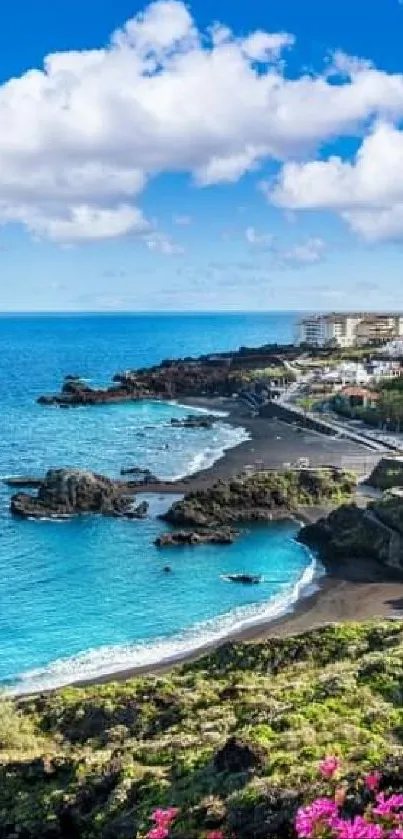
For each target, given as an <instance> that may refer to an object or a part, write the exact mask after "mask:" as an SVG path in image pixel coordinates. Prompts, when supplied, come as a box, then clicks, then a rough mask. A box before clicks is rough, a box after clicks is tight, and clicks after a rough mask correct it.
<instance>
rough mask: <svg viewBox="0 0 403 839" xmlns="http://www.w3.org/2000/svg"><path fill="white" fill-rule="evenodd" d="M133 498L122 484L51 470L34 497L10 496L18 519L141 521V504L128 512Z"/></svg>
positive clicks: (89, 474) (88, 474)
mask: <svg viewBox="0 0 403 839" xmlns="http://www.w3.org/2000/svg"><path fill="white" fill-rule="evenodd" d="M132 501H133V498H132V496H130V494H128V493H127V488H126V487H125V486H124V485H123V484H119V483H117V482H116V481H112V480H111V479H110V478H106V477H105V476H103V475H97V474H96V473H94V472H88V471H86V470H83V469H51V470H49V472H47V474H46V476H45V478H44V480H43V482H42V483H41V485H40V487H39V489H38V493H37V495H31V494H28V493H24V492H20V493H18V494H17V495H13V497H12V498H11V503H10V510H11V513H12V514H13V515H14V516H19V517H21V518H43V517H46V518H61V517H64V516H71V515H77V514H80V513H102V514H103V515H108V516H129V517H132V518H139V517H143V516H144V515H145V514H146V512H147V510H146V509H145V506H144V504H141V505H140V506H139V507H138V508H137V511H136V510H132V509H131V505H132Z"/></svg>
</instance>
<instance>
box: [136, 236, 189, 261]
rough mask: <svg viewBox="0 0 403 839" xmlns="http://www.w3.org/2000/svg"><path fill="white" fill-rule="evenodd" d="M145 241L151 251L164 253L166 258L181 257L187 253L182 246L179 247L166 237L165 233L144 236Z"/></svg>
mask: <svg viewBox="0 0 403 839" xmlns="http://www.w3.org/2000/svg"><path fill="white" fill-rule="evenodd" d="M144 241H145V243H146V245H147V247H148V249H149V250H150V251H155V252H156V253H162V254H163V255H164V256H179V255H180V254H182V253H184V252H185V249H184V248H183V247H182V245H178V244H176V243H175V242H172V240H171V239H170V238H169V236H166V235H165V233H159V232H158V231H151V232H150V233H148V234H147V235H146V236H144Z"/></svg>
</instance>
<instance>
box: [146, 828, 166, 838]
mask: <svg viewBox="0 0 403 839" xmlns="http://www.w3.org/2000/svg"><path fill="white" fill-rule="evenodd" d="M168 836H169V831H168V828H167V827H162V825H158V827H153V829H152V830H149V831H148V833H147V839H167V837H168Z"/></svg>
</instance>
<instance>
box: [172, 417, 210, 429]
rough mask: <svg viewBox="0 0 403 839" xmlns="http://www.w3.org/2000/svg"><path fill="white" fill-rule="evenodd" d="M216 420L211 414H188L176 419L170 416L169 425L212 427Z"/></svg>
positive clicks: (177, 426)
mask: <svg viewBox="0 0 403 839" xmlns="http://www.w3.org/2000/svg"><path fill="white" fill-rule="evenodd" d="M216 422H217V417H214V416H212V415H211V414H201V415H200V416H195V415H194V414H188V416H187V417H184V418H183V419H178V418H177V417H172V419H171V425H173V426H175V428H212V427H213V425H214V424H215V423H216Z"/></svg>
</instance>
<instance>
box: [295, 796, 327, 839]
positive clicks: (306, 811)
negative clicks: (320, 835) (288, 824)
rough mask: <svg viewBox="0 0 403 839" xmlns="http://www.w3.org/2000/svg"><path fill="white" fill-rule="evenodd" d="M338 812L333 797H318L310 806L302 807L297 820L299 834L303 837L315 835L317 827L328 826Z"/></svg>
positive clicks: (308, 837)
mask: <svg viewBox="0 0 403 839" xmlns="http://www.w3.org/2000/svg"><path fill="white" fill-rule="evenodd" d="M337 812H338V810H337V804H335V802H334V801H332V799H331V798H317V799H316V801H313V802H312V804H310V805H309V806H308V807H300V809H299V810H298V812H297V817H296V820H295V827H296V830H297V834H298V836H299V837H301V839H303V837H307V839H310V837H312V836H315V835H316V834H317V827H318V826H320V825H323V826H324V827H327V826H328V825H329V823H330V822H331V821H332V820H333V819H334V818H335V817H336V816H337Z"/></svg>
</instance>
